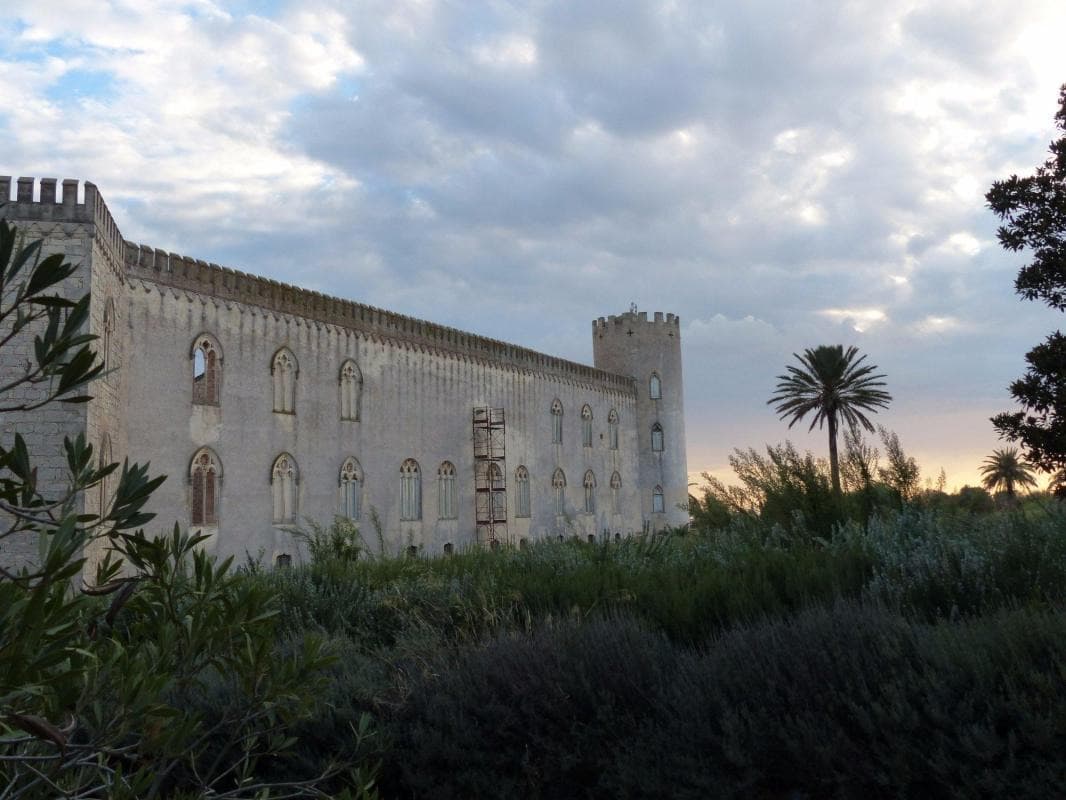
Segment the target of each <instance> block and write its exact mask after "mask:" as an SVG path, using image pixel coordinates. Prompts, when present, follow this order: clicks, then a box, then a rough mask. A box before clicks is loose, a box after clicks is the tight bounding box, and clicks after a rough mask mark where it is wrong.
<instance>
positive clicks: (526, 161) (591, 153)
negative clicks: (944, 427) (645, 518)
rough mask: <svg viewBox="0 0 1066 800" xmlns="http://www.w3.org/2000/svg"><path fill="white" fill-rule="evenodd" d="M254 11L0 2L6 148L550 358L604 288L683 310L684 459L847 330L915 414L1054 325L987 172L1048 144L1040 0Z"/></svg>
mask: <svg viewBox="0 0 1066 800" xmlns="http://www.w3.org/2000/svg"><path fill="white" fill-rule="evenodd" d="M248 7H249V8H250V9H252V12H254V13H242V12H239V11H237V10H235V9H236V7H235V6H231V5H229V4H225V3H212V2H206V1H202V2H183V0H156V2H151V3H146V2H140V3H138V2H123V3H119V2H117V1H116V2H107V1H106V0H67V2H62V3H59V2H49V1H48V0H36V1H35V2H30V1H29V0H9V2H7V3H4V4H3V7H2V9H0V31H6V32H7V33H8V34H9V35H8V36H6V38H5V39H4V40H2V43H0V103H3V105H4V108H5V109H6V114H5V118H4V120H0V131H2V135H3V136H4V143H5V148H4V152H3V154H2V155H0V158H3V159H4V160H5V161H6V162H7V166H6V167H4V168H3V169H0V171H3V172H12V173H15V174H34V173H37V174H47V175H55V176H58V177H85V178H88V179H91V180H93V181H95V182H96V183H97V184H98V185H99V186H100V188H101V190H102V192H103V194H104V196H105V197H106V198H107V200H108V202H109V203H110V204H111V205H112V206H113V210H115V212H116V217H117V219H118V222H119V224H120V225H121V226H122V229H123V232H124V233H125V234H126V235H127V236H130V237H131V238H135V239H140V240H144V241H148V242H149V243H151V244H153V245H157V246H162V247H166V248H169V249H176V250H184V251H187V252H189V254H190V255H194V256H199V257H205V258H211V259H214V260H218V261H223V262H226V263H230V264H232V265H233V266H237V267H242V268H245V269H251V270H253V271H262V272H266V273H268V274H270V275H272V276H274V277H278V278H282V279H285V280H290V281H295V282H299V283H307V284H310V285H313V286H315V287H316V288H319V289H322V290H324V291H332V292H335V293H339V294H349V295H354V296H357V297H358V298H359V299H363V300H366V301H368V302H373V303H376V304H379V305H397V306H399V308H398V309H397V310H400V311H404V312H406V313H413V314H418V315H422V316H427V317H430V318H433V319H439V320H441V321H443V322H448V323H450V324H455V325H459V326H462V327H465V328H474V329H476V330H479V331H482V332H485V333H488V334H490V335H493V336H497V337H499V338H504V339H509V340H517V341H520V342H522V343H524V344H528V345H531V346H535V347H543V348H546V349H549V350H552V351H557V352H559V353H560V354H562V355H566V356H569V357H574V358H581V359H588V358H590V349H589V342H588V334H587V327H588V326H587V321H588V320H589V319H592V318H593V317H597V316H600V315H602V314H609V313H616V312H618V311H620V310H622V309H624V308H625V307H627V305H628V303H629V302H630V301H631V300H636V301H638V302H639V303H640V304H641V306H642V307H654V308H660V309H662V310H665V311H674V312H677V313H680V315H681V317H682V320H683V321H684V331H683V343H684V346H685V348H686V349H685V354H686V358H687V359H689V360H688V361H687V362H686V365H685V369H686V378H687V381H688V385H689V387H690V393H689V397H687V398H686V409H687V411H688V412H689V420H690V423H689V424H690V448H689V451H690V453H691V454H694V455H693V457H694V458H697V457H698V458H699V459H701V461H700V463H712V464H721V463H723V462H724V453H727V452H728V450H729V448H730V447H732V446H746V445H748V444H752V443H757V442H759V441H772V440H777V439H779V438H781V435H782V432H781V431H780V430H779V426H778V425H777V423H776V419H775V418H774V417H773V415H772V414H767V413H766V409H764V408H761V405H762V403H761V401H762V400H763V399H764V398H765V397H766V396H767V389H768V386H769V384H770V383H772V379H773V376H774V375H776V374H778V373H779V372H780V370H781V368H782V364H783V363H784V361H786V360H787V359H788V358H789V356H790V354H791V353H792V352H796V351H802V349H803V348H804V347H808V346H815V345H817V344H820V343H825V342H830V341H838V340H840V339H841V338H848V339H852V340H854V339H855V338H858V337H856V335H855V334H857V333H862V334H863V335H862V337H861V339H862V342H863V345H864V350H869V351H870V352H871V355H872V357H873V360H874V361H876V362H877V363H882V364H893V365H894V366H893V373H892V374H893V378H894V380H895V381H898V382H899V385H904V386H909V387H910V389H909V391H911V392H912V393H913V395H914V400H915V407H916V408H920V407H922V406H928V405H930V404H934V403H935V404H940V405H945V406H946V405H952V404H958V403H959V402H960V398H967V397H969V396H971V395H973V394H974V393H975V392H978V394H980V396H981V397H982V398H987V397H989V396H992V395H990V394H989V393H990V392H992V391H993V390H994V391H995V392H999V394H996V395H995V396H996V397H1000V396H1002V398H1003V401H1004V402H1005V400H1006V395H1005V392H1004V391H1003V390H1001V389H1000V388H999V387H1003V386H1006V385H1007V384H1008V383H1009V381H1010V380H1011V379H1012V378H1014V377H1016V375H1015V373H1016V372H1018V371H1019V370H1020V366H1019V364H1020V361H1021V357H1022V354H1023V353H1024V352H1025V350H1026V349H1027V348H1028V347H1031V346H1032V345H1033V344H1034V343H1035V342H1036V341H1039V339H1040V338H1041V337H1042V335H1043V332H1044V330H1045V329H1047V328H1049V327H1051V326H1053V325H1054V324H1056V322H1057V321H1056V322H1052V321H1050V320H1049V318H1048V317H1047V316H1041V315H1040V313H1039V310H1038V309H1034V308H1030V306H1028V305H1026V306H1019V304H1018V302H1017V300H1016V299H1015V298H1014V297H1013V295H1012V294H1011V292H1012V289H1011V280H1012V278H1013V275H1014V273H1015V271H1016V269H1017V267H1018V262H1019V260H1020V258H1019V257H1018V256H1016V255H1014V254H1006V253H1003V252H1002V251H1001V249H1000V248H999V247H998V245H997V244H996V243H995V240H994V231H995V220H994V218H993V217H992V215H991V214H990V213H989V212H988V211H987V209H986V208H985V204H984V200H983V196H982V195H983V193H984V191H985V189H986V188H987V186H988V185H989V184H990V183H991V181H993V180H995V179H997V178H1002V177H1005V176H1007V175H1009V174H1010V173H1011V172H1018V173H1019V174H1025V173H1027V172H1030V171H1031V170H1032V169H1033V168H1034V167H1035V166H1036V165H1037V164H1038V163H1039V162H1041V161H1042V160H1043V159H1044V158H1045V157H1046V144H1047V141H1048V140H1049V139H1050V137H1051V136H1052V135H1053V133H1054V128H1053V125H1052V119H1053V115H1054V111H1055V100H1056V93H1057V87H1058V81H1060V80H1062V79H1063V78H1064V77H1066V48H1062V47H1061V45H1060V42H1059V39H1060V38H1061V37H1059V36H1057V33H1058V32H1061V31H1062V30H1066V6H1063V4H1062V3H1060V2H1054V1H1053V0H1046V1H1042V0H1018V2H1017V3H1014V4H1012V5H1011V6H1010V7H1006V6H1003V7H999V6H995V4H992V5H989V4H987V3H982V2H978V0H944V2H943V3H936V4H920V3H918V4H916V3H913V2H904V1H900V2H886V3H881V4H876V5H875V6H871V5H869V4H866V5H861V4H860V5H855V4H849V3H837V4H834V5H832V6H831V7H823V6H818V7H817V8H815V7H814V6H804V5H802V4H801V5H799V6H797V5H796V4H784V3H780V2H778V3H774V2H771V3H769V4H768V5H767V4H761V5H752V4H740V3H736V4H708V3H700V2H694V1H689V2H686V1H685V0H673V1H672V2H671V3H669V4H663V3H656V2H652V0H633V2H626V3H623V4H608V5H602V4H592V3H555V4H546V5H542V4H506V3H502V4H484V5H481V6H476V7H474V6H463V5H456V4H445V3H438V2H435V0H359V1H358V2H352V3H346V4H338V3H336V2H333V1H332V0H306V2H295V0H282V2H281V3H280V4H274V3H271V4H264V5H257V4H252V5H249V6H248ZM353 98H358V102H353ZM0 166H2V165H0ZM309 253H311V254H312V255H311V257H309V256H308V254H309ZM475 286H476V287H477V292H478V294H479V297H480V298H481V300H483V301H484V302H480V301H479V303H478V304H477V308H476V309H472V307H471V306H470V301H469V288H468V287H475ZM1020 308H1021V309H1022V311H1021V312H1020V311H1019V309H1020ZM546 321H550V324H546ZM960 334H965V335H960ZM963 346H965V347H967V348H972V350H968V351H965V352H962V351H960V352H954V351H952V350H950V349H949V348H954V347H963ZM978 356H979V357H978ZM954 364H967V365H970V366H969V367H967V370H965V371H964V370H962V369H961V368H960V369H959V371H958V372H957V373H953V372H951V370H952V369H954V367H953V366H945V365H954ZM974 365H977V366H974ZM949 373H950V377H951V380H950V381H946V380H945V381H944V384H943V386H941V387H940V388H939V389H938V390H937V392H938V393H937V394H936V395H935V396H932V395H931V394H929V393H930V391H931V390H929V389H928V388H923V386H924V385H925V384H929V383H930V381H929V380H928V376H942V375H948V374H949ZM723 374H728V375H729V376H730V380H729V381H722V380H721V375H723ZM908 376H918V377H914V379H913V380H911V382H910V383H907V379H908ZM918 378H921V380H919V379H918ZM977 385H979V386H980V387H982V388H981V389H980V390H979V391H978V390H976V389H974V387H975V386H977ZM985 387H993V389H987V388H985ZM923 392H925V393H926V394H925V395H923V394H922V393H923ZM894 407H895V408H902V403H899V404H894ZM995 410H1002V409H996V408H989V409H986V410H982V411H981V412H980V413H977V412H975V413H974V421H973V430H972V431H971V433H970V436H971V440H972V441H983V440H982V438H981V437H982V436H984V435H985V434H986V433H987V432H988V429H989V426H988V425H987V417H988V416H989V415H990V413H991V412H993V411H995ZM898 413H899V414H900V415H901V416H902V417H904V419H903V420H902V422H904V423H905V422H906V418H907V417H906V415H907V414H910V413H911V412H909V411H903V410H900V411H899V412H898ZM916 424H917V423H916ZM764 426H765V427H764Z"/></svg>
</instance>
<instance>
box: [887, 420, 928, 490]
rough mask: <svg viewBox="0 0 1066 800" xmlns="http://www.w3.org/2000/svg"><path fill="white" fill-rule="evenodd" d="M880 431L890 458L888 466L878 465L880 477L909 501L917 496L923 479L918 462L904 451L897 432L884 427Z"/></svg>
mask: <svg viewBox="0 0 1066 800" xmlns="http://www.w3.org/2000/svg"><path fill="white" fill-rule="evenodd" d="M878 433H879V434H880V435H881V442H882V443H883V444H884V446H885V457H886V458H887V459H888V465H887V466H885V467H878V470H877V474H878V477H880V478H881V482H882V483H883V484H885V485H886V486H887V487H888V488H889V489H891V490H892V492H894V493H895V495H896V497H898V498H899V499H900V501H901V502H903V503H906V502H909V501H911V500H913V499H914V498H915V497H916V496H917V494H918V487H919V483H920V481H921V470H920V469H919V468H918V462H917V461H915V460H914V459H913V458H911V457H910V456H908V455H907V454H906V453H904V452H903V445H901V444H900V441H899V436H898V435H897V434H896V433H894V432H893V431H890V430H888V429H887V428H884V427H879V428H878Z"/></svg>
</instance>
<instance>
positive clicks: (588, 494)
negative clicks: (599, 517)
mask: <svg viewBox="0 0 1066 800" xmlns="http://www.w3.org/2000/svg"><path fill="white" fill-rule="evenodd" d="M581 485H582V486H584V487H585V513H586V514H595V513H596V476H595V475H593V474H592V470H591V469H590V470H589V471H588V472H586V473H585V480H583V481H582V482H581Z"/></svg>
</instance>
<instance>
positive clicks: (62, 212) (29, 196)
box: [0, 175, 124, 260]
mask: <svg viewBox="0 0 1066 800" xmlns="http://www.w3.org/2000/svg"><path fill="white" fill-rule="evenodd" d="M57 183H58V181H57V180H56V179H55V178H41V179H40V181H39V184H40V191H39V193H38V199H36V200H34V193H35V192H34V189H35V187H36V186H37V184H38V180H37V179H36V178H28V177H20V178H19V179H18V180H17V182H16V187H15V197H14V198H12V197H11V176H10V175H0V203H4V204H5V205H3V206H2V207H0V218H3V219H10V220H26V221H30V222H36V221H49V222H80V223H90V224H92V225H93V226H94V227H95V233H96V235H97V236H99V237H100V238H101V239H102V240H103V241H104V242H105V243H106V245H107V247H108V248H109V249H110V251H111V253H112V255H113V256H114V257H115V259H116V260H121V258H122V253H123V250H124V245H123V239H122V232H121V231H120V230H119V229H118V225H117V224H116V223H115V220H114V218H113V217H112V216H111V212H110V211H109V210H108V208H107V204H106V203H105V202H104V198H103V197H101V196H100V192H99V191H98V190H97V188H96V184H94V183H91V182H89V181H85V182H84V187H83V192H82V196H83V200H82V202H80V203H79V202H78V187H79V181H77V180H73V179H70V178H66V179H64V180H63V182H62V189H63V191H62V195H57V193H56V184H57Z"/></svg>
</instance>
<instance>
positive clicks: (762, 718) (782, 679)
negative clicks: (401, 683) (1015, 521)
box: [386, 603, 1066, 798]
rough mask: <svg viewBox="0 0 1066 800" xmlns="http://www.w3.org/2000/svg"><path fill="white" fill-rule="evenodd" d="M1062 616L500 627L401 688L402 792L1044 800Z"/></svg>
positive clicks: (397, 788) (869, 609)
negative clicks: (709, 630)
mask: <svg viewBox="0 0 1066 800" xmlns="http://www.w3.org/2000/svg"><path fill="white" fill-rule="evenodd" d="M1064 718H1066V617H1064V616H1063V615H1062V614H1061V613H1053V612H1031V611H1022V610H1015V611H1003V612H1000V613H998V614H996V615H993V616H991V617H988V618H985V619H978V620H973V621H970V622H966V623H964V624H957V623H946V622H941V623H937V624H928V623H920V622H909V621H907V620H906V619H905V618H903V617H901V616H900V615H898V614H897V613H895V612H892V611H888V610H885V609H882V608H877V607H873V606H862V605H858V604H855V603H836V604H834V605H833V606H832V607H830V608H819V609H809V610H806V611H803V612H801V613H799V614H797V615H794V616H791V617H788V618H784V619H779V620H768V621H764V622H760V623H756V624H752V625H748V626H745V627H742V628H737V629H735V630H732V631H729V632H726V633H724V634H723V635H721V636H719V637H717V638H716V639H715V640H714V641H713V642H712V643H710V644H708V645H707V646H706V647H703V648H689V647H686V646H684V645H679V644H674V643H671V642H670V641H669V640H668V639H665V638H664V637H662V636H661V635H658V634H655V633H651V632H648V631H646V630H645V629H643V628H642V627H641V626H640V625H638V624H635V623H634V622H633V621H630V620H625V619H621V618H610V619H605V620H600V621H594V622H591V623H587V624H584V625H581V626H574V625H562V626H555V627H552V628H546V629H542V630H538V631H537V632H535V633H534V634H533V635H532V636H530V637H526V636H515V635H508V636H504V637H501V638H498V639H496V640H494V641H493V642H491V643H489V644H487V645H485V646H481V647H475V648H470V649H467V650H464V651H463V652H462V653H460V654H459V655H458V656H457V657H456V658H455V659H454V660H451V661H449V662H448V663H447V664H442V665H441V666H440V667H439V668H438V669H437V670H435V671H434V672H433V673H432V674H427V675H425V676H423V677H422V679H421V680H420V681H418V682H417V683H416V685H415V686H414V688H413V691H412V694H411V697H410V701H409V703H408V704H407V705H406V707H405V708H404V709H403V710H402V711H401V712H400V713H399V714H398V715H397V717H396V721H395V724H396V736H397V747H396V749H395V750H394V751H393V752H392V753H391V754H390V760H389V763H388V764H387V767H386V776H387V779H388V781H389V783H388V788H389V790H390V791H392V792H393V793H395V794H397V795H399V796H411V795H413V796H419V797H434V798H450V797H467V796H488V795H491V796H496V797H560V798H567V797H589V798H595V797H603V798H625V797H630V798H637V797H677V798H703V797H775V798H776V797H857V798H858V797H862V798H880V797H885V798H887V797H958V798H963V797H990V798H991V797H1002V796H1012V797H1032V798H1037V797H1049V796H1055V795H1057V793H1058V791H1059V787H1060V781H1061V775H1062V774H1063V770H1066V755H1064V753H1066V749H1064V745H1066V727H1064V726H1063V724H1062V720H1063V719H1064Z"/></svg>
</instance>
